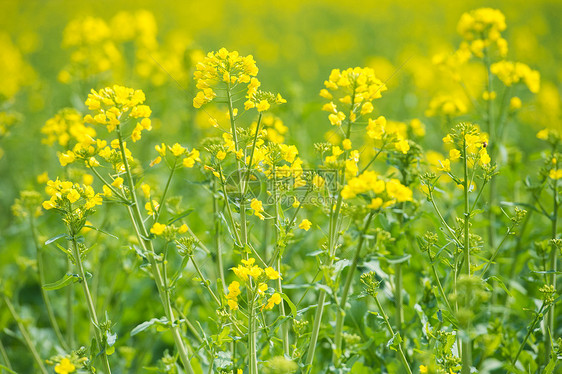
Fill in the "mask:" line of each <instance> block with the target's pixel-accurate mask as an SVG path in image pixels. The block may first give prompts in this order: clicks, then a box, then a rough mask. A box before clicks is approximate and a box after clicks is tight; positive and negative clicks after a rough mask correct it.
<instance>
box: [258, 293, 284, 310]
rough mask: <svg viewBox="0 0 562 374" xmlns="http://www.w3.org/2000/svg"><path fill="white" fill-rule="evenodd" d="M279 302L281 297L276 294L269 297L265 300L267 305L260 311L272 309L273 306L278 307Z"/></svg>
mask: <svg viewBox="0 0 562 374" xmlns="http://www.w3.org/2000/svg"><path fill="white" fill-rule="evenodd" d="M280 302H281V295H280V294H278V293H277V292H276V293H274V294H273V295H271V297H270V298H269V299H268V300H267V304H266V305H264V306H263V307H262V309H264V308H265V309H267V310H269V309H273V307H274V306H275V305H279V303H280Z"/></svg>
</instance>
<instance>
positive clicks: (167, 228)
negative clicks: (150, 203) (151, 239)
mask: <svg viewBox="0 0 562 374" xmlns="http://www.w3.org/2000/svg"><path fill="white" fill-rule="evenodd" d="M188 230H189V228H188V227H187V225H186V224H183V225H181V226H179V227H176V226H174V225H164V224H163V223H159V222H155V223H154V225H152V227H151V228H150V232H151V233H152V234H154V235H156V236H164V237H166V238H171V237H173V236H174V234H176V233H177V234H185V233H186V232H187V231H188Z"/></svg>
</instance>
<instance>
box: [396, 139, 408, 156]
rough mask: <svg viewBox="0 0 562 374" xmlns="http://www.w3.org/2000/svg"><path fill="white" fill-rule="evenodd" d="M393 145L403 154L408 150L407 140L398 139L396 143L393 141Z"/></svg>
mask: <svg viewBox="0 0 562 374" xmlns="http://www.w3.org/2000/svg"><path fill="white" fill-rule="evenodd" d="M394 147H395V148H396V150H397V151H398V152H402V153H403V154H406V153H408V151H409V150H410V144H409V143H408V141H407V140H404V139H400V140H398V141H397V142H396V143H394Z"/></svg>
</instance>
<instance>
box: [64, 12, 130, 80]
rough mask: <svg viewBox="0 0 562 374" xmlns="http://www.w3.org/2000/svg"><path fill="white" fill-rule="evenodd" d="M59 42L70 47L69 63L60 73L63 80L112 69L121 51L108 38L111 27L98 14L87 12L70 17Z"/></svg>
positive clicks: (119, 60) (119, 59) (119, 58)
mask: <svg viewBox="0 0 562 374" xmlns="http://www.w3.org/2000/svg"><path fill="white" fill-rule="evenodd" d="M62 45H63V47H65V48H69V49H71V50H72V52H71V55H70V61H71V63H70V64H69V65H68V66H66V67H65V68H64V69H63V70H62V71H61V72H60V73H59V77H58V78H59V80H60V81H61V82H63V83H69V82H71V81H72V80H73V79H85V78H87V77H89V76H92V75H95V74H99V73H102V72H105V71H108V70H111V69H112V68H113V67H114V66H116V65H119V64H121V61H122V56H121V52H119V49H118V47H117V45H116V44H115V42H114V41H113V40H112V38H111V29H110V28H109V25H108V24H107V23H106V22H105V21H104V20H103V19H101V18H96V17H91V16H88V17H84V18H80V19H75V20H72V21H71V22H70V23H69V24H68V25H67V26H66V28H65V29H64V33H63V42H62Z"/></svg>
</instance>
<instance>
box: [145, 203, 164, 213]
mask: <svg viewBox="0 0 562 374" xmlns="http://www.w3.org/2000/svg"><path fill="white" fill-rule="evenodd" d="M159 208H160V204H158V201H156V200H152V201H149V202H147V203H146V204H144V209H146V214H148V215H149V216H154V215H155V214H156V211H158V209H159Z"/></svg>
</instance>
